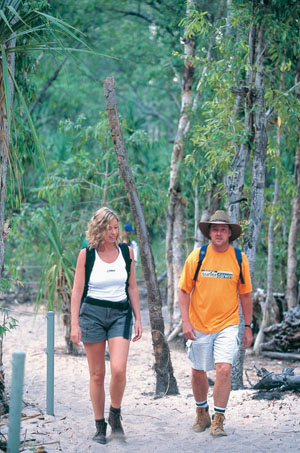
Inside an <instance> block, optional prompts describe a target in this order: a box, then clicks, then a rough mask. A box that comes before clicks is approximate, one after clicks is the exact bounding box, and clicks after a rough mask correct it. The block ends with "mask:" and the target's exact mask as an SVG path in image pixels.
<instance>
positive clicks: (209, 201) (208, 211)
mask: <svg viewBox="0 0 300 453" xmlns="http://www.w3.org/2000/svg"><path fill="white" fill-rule="evenodd" d="M195 187H197V186H195ZM217 189H218V185H217V183H215V184H212V185H211V189H210V191H209V192H206V194H205V202H204V204H203V208H202V213H201V218H200V219H199V214H198V212H197V211H196V206H195V241H194V249H196V248H199V247H201V245H203V244H204V243H205V242H207V239H206V238H205V237H204V236H203V234H202V233H201V230H200V228H199V221H200V222H207V221H208V220H209V219H210V217H211V216H212V215H213V213H214V212H215V211H216V210H217V209H219V207H220V197H219V196H217V195H216V193H217ZM197 196H198V194H197V192H196V191H195V204H196V199H197Z"/></svg>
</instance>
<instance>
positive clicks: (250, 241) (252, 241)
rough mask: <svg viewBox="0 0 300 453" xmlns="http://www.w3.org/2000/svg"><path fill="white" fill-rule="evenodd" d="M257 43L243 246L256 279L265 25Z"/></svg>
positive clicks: (263, 142) (261, 191)
mask: <svg viewBox="0 0 300 453" xmlns="http://www.w3.org/2000/svg"><path fill="white" fill-rule="evenodd" d="M257 29H258V31H257V45H256V49H255V57H256V58H255V64H256V67H257V71H256V76H255V93H256V94H255V107H256V108H255V110H254V129H255V135H254V149H253V166H252V191H251V195H252V199H251V208H250V219H249V227H248V231H247V234H246V239H245V246H244V250H245V253H246V255H247V257H248V259H249V264H250V273H251V277H252V279H253V274H254V269H255V261H256V249H257V243H258V239H259V233H260V229H261V223H262V218H263V211H264V189H265V166H266V152H267V140H268V139H267V129H266V108H265V67H264V55H265V25H264V23H263V22H261V23H260V24H258V25H257Z"/></svg>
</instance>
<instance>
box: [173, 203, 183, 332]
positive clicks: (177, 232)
mask: <svg viewBox="0 0 300 453" xmlns="http://www.w3.org/2000/svg"><path fill="white" fill-rule="evenodd" d="M185 204H186V200H185V199H184V198H183V197H182V198H181V199H180V200H178V203H177V204H176V205H175V212H174V214H175V215H174V226H173V228H174V231H173V279H174V280H173V287H174V289H175V291H174V305H173V311H172V318H173V320H174V321H175V322H176V323H177V322H179V321H180V312H179V309H178V308H179V304H178V291H176V288H177V285H178V282H179V279H180V275H181V272H182V268H183V265H184V260H185V249H184V209H185ZM171 327H172V326H171V325H170V329H171Z"/></svg>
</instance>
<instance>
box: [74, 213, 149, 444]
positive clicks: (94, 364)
mask: <svg viewBox="0 0 300 453" xmlns="http://www.w3.org/2000/svg"><path fill="white" fill-rule="evenodd" d="M119 233H120V231H119V219H118V217H117V215H116V214H115V213H114V212H113V211H111V210H110V209H108V208H106V207H104V208H101V209H99V210H98V211H97V212H96V213H95V214H94V215H93V216H92V218H91V220H90V222H89V224H88V230H87V234H86V237H87V242H88V244H89V247H87V248H86V249H82V250H81V251H80V253H79V256H78V260H77V265H76V271H75V277H74V284H73V291H72V299H71V312H72V326H71V340H72V341H73V343H74V344H75V345H77V346H78V345H79V343H80V341H82V342H83V344H84V348H85V351H86V355H87V360H88V366H89V373H90V396H91V400H92V405H93V410H94V415H95V422H96V434H95V436H94V437H93V440H95V441H96V442H98V443H100V444H105V443H106V427H107V423H106V422H105V418H104V405H105V393H104V377H105V347H106V340H107V341H108V348H109V353H110V368H111V380H110V388H109V391H110V397H111V406H110V411H109V417H108V423H109V424H110V426H111V430H112V436H114V437H123V436H124V430H123V427H122V424H121V402H122V398H123V394H124V390H125V384H126V364H127V357H128V351H129V343H130V338H131V332H132V314H131V313H132V311H133V314H134V317H135V324H134V329H135V336H134V338H133V341H137V340H139V339H140V338H141V336H142V324H141V315H140V304H139V294H138V288H137V284H136V280H135V274H134V258H133V251H132V249H131V247H128V246H127V245H125V244H121V246H122V247H121V248H120V245H118V238H119ZM124 246H125V247H126V249H125V250H124ZM126 250H127V252H128V251H129V254H128V257H127V258H126V253H125V252H126ZM124 256H125V258H126V261H127V266H126V261H125V259H124ZM129 256H130V257H129ZM91 263H92V264H91ZM89 267H90V270H89V271H87V269H88V268H89ZM128 271H130V272H128ZM128 273H129V276H128ZM89 274H90V275H89ZM128 298H129V300H130V305H129V300H128ZM131 309H132V311H131Z"/></svg>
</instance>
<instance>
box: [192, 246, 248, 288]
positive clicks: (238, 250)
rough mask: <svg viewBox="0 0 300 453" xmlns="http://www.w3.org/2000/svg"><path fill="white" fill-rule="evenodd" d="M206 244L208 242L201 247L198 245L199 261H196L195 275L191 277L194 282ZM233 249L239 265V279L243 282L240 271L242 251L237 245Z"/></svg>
mask: <svg viewBox="0 0 300 453" xmlns="http://www.w3.org/2000/svg"><path fill="white" fill-rule="evenodd" d="M207 246H208V244H204V245H202V247H200V250H199V261H198V264H197V267H196V271H195V275H194V278H193V281H194V282H196V280H197V277H198V274H199V271H200V268H201V264H202V262H203V260H204V257H205V255H206V250H207ZM234 251H235V256H236V259H237V262H238V264H239V266H240V279H241V282H242V283H245V281H244V277H243V273H242V260H243V258H242V252H241V251H240V249H239V248H237V247H234Z"/></svg>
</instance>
